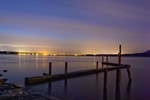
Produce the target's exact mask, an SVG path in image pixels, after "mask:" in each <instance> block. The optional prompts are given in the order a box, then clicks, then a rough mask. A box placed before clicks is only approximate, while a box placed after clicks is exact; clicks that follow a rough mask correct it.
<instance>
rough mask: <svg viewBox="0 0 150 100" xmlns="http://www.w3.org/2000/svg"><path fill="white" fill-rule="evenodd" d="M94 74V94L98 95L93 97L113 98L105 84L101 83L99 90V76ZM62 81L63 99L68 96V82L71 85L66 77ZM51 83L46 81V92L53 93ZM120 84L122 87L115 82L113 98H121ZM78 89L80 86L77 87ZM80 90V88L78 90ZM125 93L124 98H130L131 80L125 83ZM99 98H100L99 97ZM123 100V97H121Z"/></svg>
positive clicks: (87, 99)
mask: <svg viewBox="0 0 150 100" xmlns="http://www.w3.org/2000/svg"><path fill="white" fill-rule="evenodd" d="M95 75H96V76H95V82H96V84H95V87H96V88H95V89H96V92H95V93H96V94H95V95H96V96H98V97H95V100H99V99H100V98H102V99H103V100H110V98H111V100H113V99H112V97H111V96H110V95H108V94H109V92H110V89H109V90H108V88H107V86H105V84H103V86H102V87H103V90H102V91H100V90H101V87H99V85H100V83H99V79H98V78H100V77H99V75H98V74H95ZM63 81H64V83H63V86H64V87H63V94H64V95H63V97H62V98H64V99H65V100H67V99H68V98H69V97H68V96H69V93H70V92H69V91H70V88H69V86H68V85H69V84H70V86H71V83H68V79H67V78H66V79H64V80H63ZM52 83H53V82H49V83H48V91H49V92H48V93H49V94H53V91H52ZM106 85H108V84H106ZM121 86H122V87H123V85H121V84H116V87H115V95H114V97H115V100H121V99H122V98H121ZM87 88H90V87H87ZM79 89H80V88H79ZM79 91H80V90H79ZM101 93H102V94H103V95H101ZM126 94H127V96H126V99H125V100H131V96H130V95H131V81H129V82H128V83H127V84H126ZM91 98H92V96H91V97H90V96H89V97H86V96H85V97H81V98H77V99H75V100H83V99H84V100H91ZM100 100H101V99H100ZM123 100H124V99H123Z"/></svg>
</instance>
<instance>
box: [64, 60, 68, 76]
mask: <svg viewBox="0 0 150 100" xmlns="http://www.w3.org/2000/svg"><path fill="white" fill-rule="evenodd" d="M67 71H68V62H65V74H67Z"/></svg>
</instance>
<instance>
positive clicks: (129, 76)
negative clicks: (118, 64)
mask: <svg viewBox="0 0 150 100" xmlns="http://www.w3.org/2000/svg"><path fill="white" fill-rule="evenodd" d="M127 73H128V78H129V81H131V80H132V78H131V73H130V65H129V66H128V67H127Z"/></svg>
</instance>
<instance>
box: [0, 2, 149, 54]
mask: <svg viewBox="0 0 150 100" xmlns="http://www.w3.org/2000/svg"><path fill="white" fill-rule="evenodd" d="M119 44H122V45H123V52H124V53H132V52H142V51H146V50H149V49H150V1H149V0H124V1H123V0H119V1H112V0H111V1H106V0H1V1H0V50H9V51H12V50H13V51H49V52H51V53H117V52H118V45H119Z"/></svg>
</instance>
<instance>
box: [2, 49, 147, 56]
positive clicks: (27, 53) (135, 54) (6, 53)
mask: <svg viewBox="0 0 150 100" xmlns="http://www.w3.org/2000/svg"><path fill="white" fill-rule="evenodd" d="M0 54H5V55H44V54H42V53H36V52H16V51H0ZM45 56H93V57H94V56H95V57H96V56H98V57H99V56H110V57H115V56H118V54H78V55H77V54H46V55H45ZM122 57H150V50H148V51H146V52H143V53H132V54H122Z"/></svg>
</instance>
